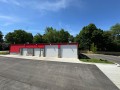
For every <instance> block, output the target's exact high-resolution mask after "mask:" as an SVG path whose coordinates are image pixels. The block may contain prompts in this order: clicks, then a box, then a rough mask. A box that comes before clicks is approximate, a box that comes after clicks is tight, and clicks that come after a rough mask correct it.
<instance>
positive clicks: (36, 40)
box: [33, 33, 43, 43]
mask: <svg viewBox="0 0 120 90" xmlns="http://www.w3.org/2000/svg"><path fill="white" fill-rule="evenodd" d="M33 43H43V36H42V35H41V34H40V33H37V34H36V35H35V36H34V38H33Z"/></svg>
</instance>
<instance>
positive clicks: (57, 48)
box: [10, 43, 78, 58]
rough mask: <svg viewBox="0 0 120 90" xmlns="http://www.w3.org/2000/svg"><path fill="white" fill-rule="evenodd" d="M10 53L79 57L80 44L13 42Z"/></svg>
mask: <svg viewBox="0 0 120 90" xmlns="http://www.w3.org/2000/svg"><path fill="white" fill-rule="evenodd" d="M10 54H19V55H24V56H38V57H56V58H78V44H77V43H68V44H67V43H59V44H12V45H11V47H10Z"/></svg>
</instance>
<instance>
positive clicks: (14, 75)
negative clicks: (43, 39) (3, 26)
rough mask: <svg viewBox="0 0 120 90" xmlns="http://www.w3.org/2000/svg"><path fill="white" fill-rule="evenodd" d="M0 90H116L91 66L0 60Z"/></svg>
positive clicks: (2, 58) (116, 89) (3, 58)
mask: <svg viewBox="0 0 120 90" xmlns="http://www.w3.org/2000/svg"><path fill="white" fill-rule="evenodd" d="M0 90H119V89H118V88H117V87H116V86H115V85H114V84H113V83H112V82H111V81H110V80H109V79H108V78H107V77H106V76H105V75H104V74H103V73H102V72H101V71H100V70H99V69H98V68H97V67H96V66H95V65H86V64H74V63H65V62H64V63H62V62H52V61H34V60H24V59H15V58H5V57H0Z"/></svg>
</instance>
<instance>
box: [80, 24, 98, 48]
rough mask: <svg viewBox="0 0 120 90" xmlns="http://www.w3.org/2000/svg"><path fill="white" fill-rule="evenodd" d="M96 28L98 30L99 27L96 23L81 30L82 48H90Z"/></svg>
mask: <svg viewBox="0 0 120 90" xmlns="http://www.w3.org/2000/svg"><path fill="white" fill-rule="evenodd" d="M95 30H97V27H96V26H95V25H94V24H89V25H88V26H85V27H83V29H82V30H81V31H80V33H79V39H80V44H81V46H82V48H84V49H88V50H90V47H91V44H92V43H93V41H92V38H93V32H94V31H95Z"/></svg>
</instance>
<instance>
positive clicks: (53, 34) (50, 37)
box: [43, 27, 58, 43]
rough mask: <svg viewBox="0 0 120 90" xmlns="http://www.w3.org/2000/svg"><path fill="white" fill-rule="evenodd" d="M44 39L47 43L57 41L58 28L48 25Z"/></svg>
mask: <svg viewBox="0 0 120 90" xmlns="http://www.w3.org/2000/svg"><path fill="white" fill-rule="evenodd" d="M43 40H44V41H45V42H47V43H57V42H58V34H57V31H56V29H53V28H52V27H47V28H46V30H45V34H44V35H43Z"/></svg>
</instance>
